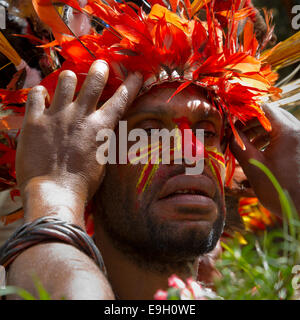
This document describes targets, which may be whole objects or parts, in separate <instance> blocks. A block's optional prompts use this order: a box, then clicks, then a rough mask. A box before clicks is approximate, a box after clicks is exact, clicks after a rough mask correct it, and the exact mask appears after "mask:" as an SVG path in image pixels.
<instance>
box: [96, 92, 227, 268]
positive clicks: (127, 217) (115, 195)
mask: <svg viewBox="0 0 300 320" xmlns="http://www.w3.org/2000/svg"><path fill="white" fill-rule="evenodd" d="M174 90H175V89H174V88H171V87H155V88H153V89H152V90H151V91H149V92H148V93H146V94H144V95H142V96H141V97H139V98H138V99H136V101H135V102H134V104H133V105H132V106H131V107H130V109H129V110H128V112H127V113H126V115H125V117H124V119H123V120H127V121H128V123H127V125H128V131H130V130H132V129H136V128H140V129H144V130H146V131H147V132H150V129H164V128H165V129H168V130H170V131H171V130H172V129H174V128H175V123H174V118H175V119H176V118H181V117H186V118H188V120H189V122H190V127H191V129H193V130H194V129H204V130H205V131H204V132H205V134H204V142H205V146H206V147H215V148H216V150H217V151H218V152H221V145H220V141H221V136H220V135H221V131H222V117H221V115H220V113H219V111H218V110H217V109H216V108H215V107H214V106H212V104H211V103H209V102H208V100H207V99H205V98H204V97H203V95H202V94H201V93H200V92H199V89H197V87H191V88H190V89H189V90H184V91H182V92H181V93H179V94H177V95H176V96H175V97H174V98H172V99H171V101H170V102H167V100H168V99H169V98H170V96H171V95H172V93H173V92H174ZM149 141H150V139H149ZM132 144H133V142H132ZM130 146H131V144H130V143H128V149H129V148H130ZM185 169H186V167H185V164H184V163H183V164H182V165H179V164H169V165H168V164H160V165H159V166H158V168H157V170H156V171H155V172H154V175H153V177H152V179H151V183H150V184H149V185H148V186H147V188H145V189H144V191H142V192H140V191H139V190H138V188H137V185H138V182H139V179H140V177H141V174H143V171H144V170H145V165H142V164H139V165H133V164H126V165H125V164H123V165H107V168H106V175H105V178H104V181H103V183H102V184H101V187H100V189H99V191H98V193H97V194H96V197H95V199H96V200H95V201H96V203H97V207H98V213H97V214H96V217H95V222H96V224H97V223H99V224H100V225H101V226H102V228H103V229H104V230H105V232H106V233H107V235H108V236H109V237H110V238H111V240H112V242H113V243H114V245H115V246H116V247H117V248H118V249H120V250H122V251H123V252H124V253H127V254H129V255H132V256H136V257H139V258H141V259H142V260H144V261H148V262H150V263H151V261H153V262H154V261H157V262H161V263H164V262H168V263H170V262H171V261H174V262H180V261H185V260H189V259H190V260H192V259H193V258H195V257H197V256H199V255H202V254H204V253H206V252H209V251H211V250H212V249H213V248H214V246H215V245H216V243H217V241H218V239H219V237H220V235H221V232H222V230H223V224H224V216H225V209H224V208H225V206H224V198H223V195H222V192H221V188H220V185H219V183H218V181H217V178H216V176H215V175H214V174H213V173H212V171H211V169H210V166H209V165H208V162H207V161H205V166H204V171H203V173H202V174H200V175H186V173H185V171H186V170H185ZM219 169H220V166H219ZM222 170H223V169H221V172H220V173H221V175H222V176H224V172H222Z"/></svg>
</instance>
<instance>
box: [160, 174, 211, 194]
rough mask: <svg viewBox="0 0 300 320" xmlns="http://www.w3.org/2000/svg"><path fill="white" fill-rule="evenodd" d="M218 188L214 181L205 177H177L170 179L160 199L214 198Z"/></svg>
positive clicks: (183, 175)
mask: <svg viewBox="0 0 300 320" xmlns="http://www.w3.org/2000/svg"><path fill="white" fill-rule="evenodd" d="M215 193H216V187H215V185H214V183H213V182H212V180H211V179H210V178H208V177H207V176H205V175H185V174H182V175H177V176H175V177H172V178H170V179H169V180H168V181H167V182H166V183H165V184H164V186H163V188H162V190H161V192H160V194H159V196H158V198H159V199H160V200H161V199H166V198H171V197H176V198H182V197H183V198H187V199H190V200H192V199H195V200H196V199H197V198H199V197H200V196H201V197H202V198H203V197H208V198H211V199H212V198H213V197H214V195H215Z"/></svg>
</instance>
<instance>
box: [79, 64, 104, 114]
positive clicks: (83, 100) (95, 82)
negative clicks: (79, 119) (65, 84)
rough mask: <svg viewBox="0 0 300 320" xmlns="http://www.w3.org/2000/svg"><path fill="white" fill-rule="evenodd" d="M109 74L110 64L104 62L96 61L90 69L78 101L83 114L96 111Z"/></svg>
mask: <svg viewBox="0 0 300 320" xmlns="http://www.w3.org/2000/svg"><path fill="white" fill-rule="evenodd" d="M108 74H109V68H108V64H107V63H106V62H105V61H103V60H96V61H95V62H94V63H93V64H92V66H91V67H90V70H89V73H88V75H87V77H86V79H85V81H84V83H83V85H82V88H81V90H80V92H79V95H78V98H77V100H76V103H77V104H78V105H79V107H80V108H81V109H82V110H83V112H87V113H89V112H92V111H94V110H95V109H96V106H97V103H98V100H99V98H100V96H101V94H102V91H103V89H104V87H105V85H106V82H107V79H108Z"/></svg>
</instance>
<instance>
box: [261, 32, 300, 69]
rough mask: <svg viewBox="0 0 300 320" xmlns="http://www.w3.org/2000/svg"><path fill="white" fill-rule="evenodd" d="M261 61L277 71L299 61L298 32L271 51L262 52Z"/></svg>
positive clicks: (299, 37)
mask: <svg viewBox="0 0 300 320" xmlns="http://www.w3.org/2000/svg"><path fill="white" fill-rule="evenodd" d="M261 60H262V61H263V62H265V63H268V64H270V65H271V66H272V68H273V69H275V70H278V69H281V68H284V67H287V66H289V65H291V64H294V63H296V62H298V61H300V31H299V32H297V33H295V34H294V35H293V36H291V37H290V38H288V39H286V40H285V41H282V42H280V43H279V44H278V45H277V46H276V47H274V48H273V49H270V50H267V51H265V52H263V54H262V56H261Z"/></svg>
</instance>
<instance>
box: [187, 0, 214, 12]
mask: <svg viewBox="0 0 300 320" xmlns="http://www.w3.org/2000/svg"><path fill="white" fill-rule="evenodd" d="M210 2H211V0H195V1H194V2H193V3H192V4H191V9H192V10H191V11H192V16H194V15H195V14H196V13H197V12H198V11H199V10H200V9H202V8H203V7H204V6H205V5H206V4H208V3H210Z"/></svg>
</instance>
